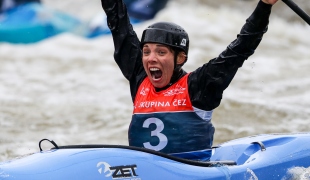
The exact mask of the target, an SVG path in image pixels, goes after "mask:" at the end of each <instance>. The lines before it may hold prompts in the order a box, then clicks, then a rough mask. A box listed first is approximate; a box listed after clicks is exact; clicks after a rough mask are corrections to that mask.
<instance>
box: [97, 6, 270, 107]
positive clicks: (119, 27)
mask: <svg viewBox="0 0 310 180" xmlns="http://www.w3.org/2000/svg"><path fill="white" fill-rule="evenodd" d="M101 2H102V7H103V9H104V11H105V12H106V14H107V21H108V26H109V28H110V30H111V32H112V36H113V41H114V48H115V52H114V59H115V61H116V63H117V64H118V66H119V68H120V69H121V71H122V73H123V75H124V76H125V78H126V79H127V80H128V81H129V83H130V90H131V96H132V100H133V101H134V99H135V96H136V92H137V90H138V87H139V85H140V84H141V82H142V81H143V79H144V78H145V77H146V76H147V75H146V72H145V70H144V68H143V65H142V50H141V48H140V41H139V38H138V37H137V35H136V33H135V31H134V30H133V27H132V25H131V24H130V21H129V18H128V15H127V10H126V7H125V5H124V3H123V1H122V0H101ZM271 7H272V6H271V5H268V4H265V3H263V2H262V1H259V3H258V5H257V7H256V8H255V10H254V12H253V13H252V14H251V16H250V17H249V18H248V19H247V20H246V23H245V25H244V26H243V27H242V29H241V31H240V33H239V34H238V36H237V38H236V39H235V40H234V41H233V42H232V43H231V44H229V46H228V47H227V48H226V50H224V51H223V52H222V53H221V54H220V55H219V56H218V57H216V58H214V59H212V60H210V61H209V62H206V63H205V64H203V65H202V66H201V67H199V68H197V69H196V70H195V71H193V72H191V74H190V75H189V77H188V86H189V87H188V92H189V95H190V98H191V102H192V105H193V106H194V107H196V108H199V109H202V110H207V111H209V110H213V109H215V108H216V107H218V106H219V104H220V102H221V99H222V95H223V91H224V90H225V89H226V88H227V87H228V85H229V84H230V82H231V81H232V79H233V77H234V76H235V74H236V72H237V70H238V68H239V67H241V66H242V64H243V62H244V61H245V60H246V59H248V57H249V56H251V55H252V54H253V53H254V51H255V49H256V48H257V46H258V45H259V43H260V42H261V39H262V37H263V34H264V33H265V32H266V31H267V26H268V23H269V16H270V12H271ZM194 43H195V42H194ZM184 74H186V73H185V71H183V70H182V72H181V73H180V76H179V78H181V77H182V76H183V75H184ZM175 81H177V79H175V80H174V82H175ZM174 82H172V83H174Z"/></svg>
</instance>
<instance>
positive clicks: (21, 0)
mask: <svg viewBox="0 0 310 180" xmlns="http://www.w3.org/2000/svg"><path fill="white" fill-rule="evenodd" d="M30 2H37V3H41V0H0V13H2V12H5V11H7V10H9V9H12V8H14V7H16V6H19V5H21V4H25V3H30Z"/></svg>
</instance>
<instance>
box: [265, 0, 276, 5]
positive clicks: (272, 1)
mask: <svg viewBox="0 0 310 180" xmlns="http://www.w3.org/2000/svg"><path fill="white" fill-rule="evenodd" d="M262 1H263V2H264V3H266V4H270V5H274V4H275V3H276V2H277V1H278V0H262Z"/></svg>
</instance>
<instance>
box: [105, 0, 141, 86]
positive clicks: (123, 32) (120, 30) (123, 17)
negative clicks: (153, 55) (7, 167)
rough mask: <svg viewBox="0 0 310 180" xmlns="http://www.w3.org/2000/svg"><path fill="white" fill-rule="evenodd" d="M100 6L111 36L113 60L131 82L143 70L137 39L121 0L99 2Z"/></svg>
mask: <svg viewBox="0 0 310 180" xmlns="http://www.w3.org/2000/svg"><path fill="white" fill-rule="evenodd" d="M101 4H102V8H103V10H104V11H105V13H106V15H107V23H108V26H109V28H110V30H111V32H112V36H113V41H114V48H115V52H114V59H115V61H116V63H117V64H118V66H119V68H120V69H121V71H122V73H123V75H124V76H125V78H126V79H127V80H131V81H132V79H134V78H135V76H136V74H137V73H138V72H137V71H141V70H142V69H143V66H142V62H141V55H142V53H141V49H140V41H139V38H138V37H137V35H136V33H135V32H134V30H133V27H132V25H131V23H130V20H129V17H128V15H127V9H126V6H125V4H124V2H123V1H122V0H101Z"/></svg>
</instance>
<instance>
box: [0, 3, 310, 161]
mask: <svg viewBox="0 0 310 180" xmlns="http://www.w3.org/2000/svg"><path fill="white" fill-rule="evenodd" d="M307 1H308V0H307ZM43 2H44V3H46V5H48V6H51V7H52V8H55V9H59V10H62V11H66V12H68V13H70V14H72V15H74V16H77V17H79V18H81V19H83V20H89V19H91V18H92V17H94V16H96V15H97V14H99V13H101V12H102V10H101V7H100V1H99V0H96V1H88V0H66V1H63V0H45V1H43ZM216 2H219V1H216ZM219 3H220V2H219ZM256 3H257V1H253V0H252V1H251V0H246V1H245V0H244V1H241V0H235V1H232V0H229V1H227V0H223V3H221V4H216V3H214V1H213V0H212V1H199V0H191V1H185V0H172V1H170V2H169V3H168V5H167V7H166V8H165V9H164V10H162V11H161V12H160V13H159V14H158V15H157V16H156V17H155V19H153V20H150V21H147V22H145V23H142V24H139V25H137V26H135V30H136V32H137V34H138V35H141V33H142V31H143V29H144V28H146V27H147V25H149V24H151V23H153V22H155V21H173V22H175V23H177V24H179V25H181V26H183V27H184V28H185V29H186V30H187V32H188V33H189V36H190V39H191V44H190V51H189V60H188V62H187V64H186V65H185V66H184V69H185V70H187V71H191V70H194V69H195V68H197V67H198V66H200V65H202V64H203V63H205V62H208V61H209V60H210V59H212V58H213V57H216V56H217V55H218V54H220V53H221V52H222V51H223V50H224V49H225V48H226V46H227V45H228V44H229V43H230V42H231V41H233V40H234V39H235V38H236V35H237V33H238V32H239V31H240V29H241V27H242V25H243V24H244V22H245V19H246V18H247V17H248V16H249V15H250V13H251V11H252V10H253V9H254V7H255V5H256ZM296 3H298V0H296ZM299 3H300V4H301V5H303V7H306V8H308V6H307V4H309V3H306V2H305V1H302V0H300V1H299ZM274 10H275V12H274V13H273V14H272V16H271V19H270V26H269V31H268V32H267V34H265V36H264V38H263V41H262V42H261V44H260V46H259V47H258V48H257V50H256V53H255V54H254V55H253V56H252V57H250V58H249V59H248V60H247V61H246V62H245V63H244V65H243V67H242V68H240V70H239V72H238V73H237V75H236V77H235V78H234V80H233V82H232V83H231V85H230V86H229V87H228V89H227V90H226V91H225V93H224V97H223V100H222V103H221V105H220V106H219V107H218V108H217V109H216V110H215V112H214V116H213V123H214V125H215V128H216V133H215V143H214V144H215V145H216V144H218V143H222V142H225V141H228V140H231V139H235V138H239V137H244V136H251V135H256V134H265V133H290V132H306V131H310V126H309V115H310V109H309V107H310V92H309V91H308V89H310V71H309V69H310V60H309V57H310V51H309V49H308V48H309V47H310V39H309V35H310V28H309V26H308V25H306V24H305V23H303V22H302V21H300V18H299V17H298V16H296V15H295V14H294V13H293V12H292V11H291V10H290V9H289V8H288V7H286V6H285V5H283V3H282V2H279V3H278V4H276V5H275V7H274ZM113 50H114V49H113V41H112V38H111V37H110V36H109V35H107V36H101V37H98V38H95V39H92V40H89V39H84V38H82V37H78V36H75V35H72V34H61V35H59V36H56V37H53V38H50V39H46V40H44V41H41V42H39V43H35V44H30V45H16V44H15V45H13V44H8V43H0V64H1V65H0V129H1V130H0V161H3V160H8V159H11V158H15V157H18V156H22V155H25V154H29V153H33V152H37V151H39V148H38V142H39V141H40V140H41V139H44V138H48V139H52V140H54V141H55V142H56V143H57V144H58V145H72V144H122V145H127V129H128V125H129V123H130V118H131V112H132V102H131V99H130V93H129V87H128V83H127V81H126V80H125V79H124V78H123V76H122V74H121V72H120V70H119V69H118V67H117V65H116V64H115V62H114V60H113ZM47 148H50V147H47Z"/></svg>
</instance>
